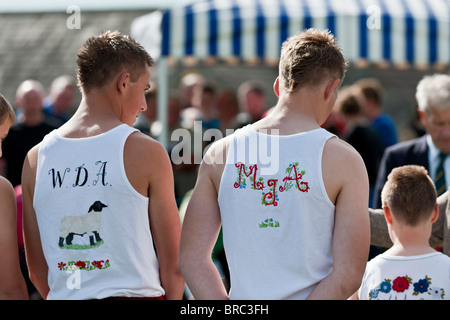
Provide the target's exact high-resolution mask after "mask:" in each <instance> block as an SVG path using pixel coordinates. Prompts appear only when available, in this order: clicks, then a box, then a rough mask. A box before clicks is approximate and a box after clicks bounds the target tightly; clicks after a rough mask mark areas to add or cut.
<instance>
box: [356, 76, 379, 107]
mask: <svg viewBox="0 0 450 320" xmlns="http://www.w3.org/2000/svg"><path fill="white" fill-rule="evenodd" d="M355 85H356V86H357V87H359V88H360V89H361V92H362V94H363V95H364V97H366V99H368V100H372V101H374V102H375V103H376V104H378V105H381V104H382V102H383V88H382V86H381V84H380V82H379V81H378V80H377V79H375V78H366V79H361V80H358V81H356V82H355Z"/></svg>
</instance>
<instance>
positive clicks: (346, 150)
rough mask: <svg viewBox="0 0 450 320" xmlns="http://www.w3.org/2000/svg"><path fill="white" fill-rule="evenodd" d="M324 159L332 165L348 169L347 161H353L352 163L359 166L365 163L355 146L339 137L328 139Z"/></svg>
mask: <svg viewBox="0 0 450 320" xmlns="http://www.w3.org/2000/svg"><path fill="white" fill-rule="evenodd" d="M323 157H324V160H326V161H329V162H330V164H334V165H337V166H339V165H343V166H345V167H348V163H346V162H345V161H351V163H357V164H358V163H359V164H361V163H364V162H363V160H362V158H361V155H360V154H359V153H358V152H357V151H356V149H355V148H354V147H353V146H351V145H350V144H349V143H347V142H345V141H344V140H342V139H339V138H337V137H335V138H331V139H328V141H327V143H326V144H325V147H324V152H323ZM342 162H343V163H342Z"/></svg>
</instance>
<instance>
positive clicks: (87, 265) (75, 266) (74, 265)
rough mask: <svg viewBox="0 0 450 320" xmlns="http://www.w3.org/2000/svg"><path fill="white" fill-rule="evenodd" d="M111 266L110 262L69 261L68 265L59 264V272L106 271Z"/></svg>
mask: <svg viewBox="0 0 450 320" xmlns="http://www.w3.org/2000/svg"><path fill="white" fill-rule="evenodd" d="M110 266H111V265H110V263H109V259H108V260H106V261H105V260H95V261H92V262H90V261H81V260H79V261H77V262H75V261H69V262H68V263H65V262H63V261H61V262H59V263H58V268H59V270H62V271H67V270H85V271H91V270H94V269H99V270H104V269H107V268H109V267H110Z"/></svg>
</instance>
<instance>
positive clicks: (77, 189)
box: [34, 124, 164, 300]
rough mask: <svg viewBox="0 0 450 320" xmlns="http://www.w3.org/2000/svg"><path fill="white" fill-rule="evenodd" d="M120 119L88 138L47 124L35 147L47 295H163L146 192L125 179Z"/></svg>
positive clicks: (128, 131)
mask: <svg viewBox="0 0 450 320" xmlns="http://www.w3.org/2000/svg"><path fill="white" fill-rule="evenodd" d="M134 131H136V129H134V128H131V127H129V126H128V125H125V124H122V125H120V126H118V127H116V128H114V129H112V130H110V131H108V132H105V133H103V134H100V135H98V136H94V137H88V138H81V139H66V138H62V137H60V136H59V135H58V134H57V131H53V132H51V133H50V134H48V135H47V136H46V137H45V138H44V140H43V142H42V144H41V146H40V149H39V155H38V167H37V176H36V187H35V193H34V208H35V211H36V216H37V221H38V226H39V231H40V237H41V242H42V247H43V251H44V255H45V258H46V260H47V264H48V282H49V287H50V292H49V294H48V297H47V298H48V299H58V300H62V299H102V298H106V297H112V296H125V297H155V296H161V295H164V290H163V288H162V287H161V283H160V278H159V267H158V261H157V258H156V254H155V251H154V248H153V240H152V235H151V231H150V224H149V216H148V201H149V199H148V198H147V197H144V196H142V195H141V194H139V193H138V192H137V191H136V190H135V189H134V188H133V187H132V186H131V184H130V182H129V181H128V179H127V177H126V174H125V169H124V161H123V151H124V145H125V141H126V140H127V138H128V137H129V135H130V134H132V133H133V132H134Z"/></svg>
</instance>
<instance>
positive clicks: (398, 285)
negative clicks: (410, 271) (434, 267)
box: [392, 277, 409, 292]
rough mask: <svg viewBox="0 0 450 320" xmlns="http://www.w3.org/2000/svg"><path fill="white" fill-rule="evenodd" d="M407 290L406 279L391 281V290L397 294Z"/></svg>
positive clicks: (398, 278)
mask: <svg viewBox="0 0 450 320" xmlns="http://www.w3.org/2000/svg"><path fill="white" fill-rule="evenodd" d="M408 288H409V281H408V279H407V278H406V277H397V278H396V279H394V281H393V286H392V289H393V290H394V291H397V292H403V291H405V290H407V289H408Z"/></svg>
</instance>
